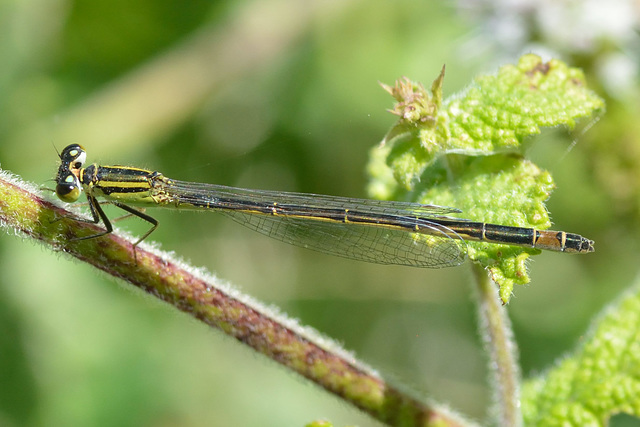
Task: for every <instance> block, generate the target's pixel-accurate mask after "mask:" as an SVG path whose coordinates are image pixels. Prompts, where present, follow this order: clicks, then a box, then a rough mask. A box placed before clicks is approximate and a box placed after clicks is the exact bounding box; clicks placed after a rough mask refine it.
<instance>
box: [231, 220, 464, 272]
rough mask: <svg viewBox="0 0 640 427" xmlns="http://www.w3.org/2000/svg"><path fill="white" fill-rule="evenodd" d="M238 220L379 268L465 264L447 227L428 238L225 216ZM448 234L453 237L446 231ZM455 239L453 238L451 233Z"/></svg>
mask: <svg viewBox="0 0 640 427" xmlns="http://www.w3.org/2000/svg"><path fill="white" fill-rule="evenodd" d="M222 212H223V213H224V214H225V215H227V216H228V217H230V218H232V219H233V220H234V221H236V222H238V223H240V224H242V225H244V226H246V227H249V228H250V229H252V230H255V231H257V232H259V233H262V234H265V235H267V236H269V237H272V238H274V239H277V240H280V241H283V242H286V243H289V244H292V245H295V246H300V247H303V248H306V249H312V250H315V251H318V252H323V253H326V254H330V255H337V256H340V257H344V258H350V259H356V260H360V261H367V262H372V263H377V264H397V265H408V266H414V267H429V268H442V267H453V266H456V265H459V264H461V263H462V262H463V261H464V260H465V252H464V250H463V248H464V247H465V246H464V241H463V240H462V239H461V238H460V237H451V236H450V235H448V234H445V230H444V228H445V227H443V226H441V225H438V224H427V223H425V222H423V223H422V225H421V228H422V227H424V228H426V227H430V228H431V233H430V234H429V235H421V234H415V233H409V232H407V231H404V230H399V229H392V228H386V227H379V226H370V225H362V224H353V223H339V222H325V221H318V220H313V219H309V218H295V217H287V216H270V215H256V214H250V213H246V212H241V211H222ZM447 233H453V232H452V231H450V230H449V231H448V232H447ZM453 234H454V235H455V233H453Z"/></svg>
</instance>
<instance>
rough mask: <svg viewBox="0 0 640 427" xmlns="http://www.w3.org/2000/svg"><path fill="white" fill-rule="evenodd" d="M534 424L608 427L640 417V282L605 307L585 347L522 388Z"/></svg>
mask: <svg viewBox="0 0 640 427" xmlns="http://www.w3.org/2000/svg"><path fill="white" fill-rule="evenodd" d="M522 408H523V415H524V417H525V421H526V425H528V426H589V425H594V426H602V425H606V424H607V421H608V419H609V418H610V417H611V415H614V414H617V413H620V412H624V413H626V414H629V415H633V416H636V417H640V282H639V283H637V284H636V286H634V288H633V289H632V290H631V292H629V293H627V294H626V295H624V296H623V297H622V298H621V299H620V301H618V302H617V303H614V304H612V305H611V306H610V307H608V308H607V309H605V311H604V314H603V315H602V316H601V317H600V319H599V320H597V321H596V322H595V324H594V325H593V326H592V330H591V332H590V333H589V334H587V336H586V338H585V339H584V340H583V342H582V346H581V347H580V348H579V349H578V350H577V351H576V352H575V353H574V354H573V355H572V356H570V357H567V358H565V359H563V360H562V361H560V362H559V363H558V365H557V366H556V367H555V368H553V369H551V370H550V371H549V372H547V373H546V374H544V375H543V376H540V377H538V378H535V379H533V380H529V381H527V382H526V383H525V384H524V387H523V389H522Z"/></svg>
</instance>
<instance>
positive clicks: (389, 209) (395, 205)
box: [166, 180, 462, 220]
mask: <svg viewBox="0 0 640 427" xmlns="http://www.w3.org/2000/svg"><path fill="white" fill-rule="evenodd" d="M166 190H167V191H168V192H170V193H171V195H173V196H176V197H177V198H178V199H179V201H180V202H185V203H193V202H196V203H202V201H203V200H211V201H212V202H215V201H217V200H220V199H226V200H242V201H248V202H253V203H262V204H265V205H268V206H271V205H273V204H274V203H277V204H278V205H300V206H306V207H310V208H319V209H325V208H326V209H343V210H344V209H349V210H359V211H365V212H367V213H370V214H379V215H398V216H407V215H409V216H421V217H425V218H428V217H432V218H437V217H443V216H445V215H448V214H454V213H460V212H462V211H461V210H460V209H457V208H451V207H447V206H437V205H422V204H420V203H411V202H398V201H392V200H371V199H358V198H351V197H340V196H327V195H324V194H311V193H291V192H285V191H269V190H252V189H245V188H235V187H227V186H224V185H216V184H204V183H197V182H184V181H176V180H169V184H167V185H166ZM458 220H459V219H458Z"/></svg>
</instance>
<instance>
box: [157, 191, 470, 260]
mask: <svg viewBox="0 0 640 427" xmlns="http://www.w3.org/2000/svg"><path fill="white" fill-rule="evenodd" d="M160 192H164V193H163V194H162V195H163V197H164V199H165V201H164V203H165V205H166V206H171V205H173V206H177V207H195V208H205V209H211V210H217V211H219V212H221V213H224V214H225V215H227V216H229V217H230V218H232V219H233V220H234V221H236V222H238V223H240V224H242V225H244V226H246V227H249V228H251V229H252V230H255V231H257V232H259V233H262V234H265V235H267V236H269V237H272V238H274V239H277V240H280V241H283V242H286V243H289V244H292V245H296V246H300V247H303V248H308V249H312V250H315V251H318V252H323V253H326V254H331V255H337V256H341V257H345V258H350V259H356V260H361V261H367V262H372V263H378V264H398V265H410V266H416V267H430V268H440V267H450V266H455V265H459V264H460V263H462V262H463V261H464V259H465V254H466V253H465V251H464V248H465V243H464V241H463V240H462V238H460V236H458V235H457V234H456V233H455V232H454V231H452V230H450V229H449V228H447V227H446V226H444V225H441V224H438V223H436V222H432V221H430V219H433V220H434V221H435V220H436V219H438V218H447V217H446V216H445V215H446V214H451V213H457V212H460V211H459V210H458V209H455V208H448V207H443V206H435V205H421V204H418V203H407V202H395V201H383V200H369V199H354V198H346V197H336V196H325V195H319V194H303V193H287V192H278V191H263V190H247V189H242V188H233V187H226V186H221V185H213V184H201V183H190V182H182V181H174V180H169V181H168V182H167V181H164V182H163V188H162V189H159V193H160ZM356 217H357V218H358V221H352V220H351V218H353V219H355V218H356ZM416 228H419V229H420V233H413V232H412V230H414V229H416Z"/></svg>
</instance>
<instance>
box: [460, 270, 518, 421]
mask: <svg viewBox="0 0 640 427" xmlns="http://www.w3.org/2000/svg"><path fill="white" fill-rule="evenodd" d="M472 269H473V273H474V276H475V279H476V283H477V285H478V303H479V304H478V318H479V327H480V333H481V334H482V339H483V343H484V346H485V349H486V351H487V354H488V355H489V371H490V374H489V375H490V376H491V381H490V382H491V383H492V384H493V385H494V396H493V405H494V411H496V412H497V413H496V414H495V420H496V424H497V425H499V426H521V425H522V411H521V409H520V370H519V369H518V365H517V363H516V362H517V358H518V356H517V347H516V344H515V342H514V340H513V332H512V330H511V322H510V321H509V317H508V316H507V310H506V309H505V307H504V305H502V302H501V300H500V298H499V297H498V292H497V286H496V285H495V284H494V283H493V281H492V280H491V279H490V278H489V275H488V274H487V272H486V271H485V270H484V269H483V268H482V267H481V266H480V265H478V264H476V263H473V264H472Z"/></svg>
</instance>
